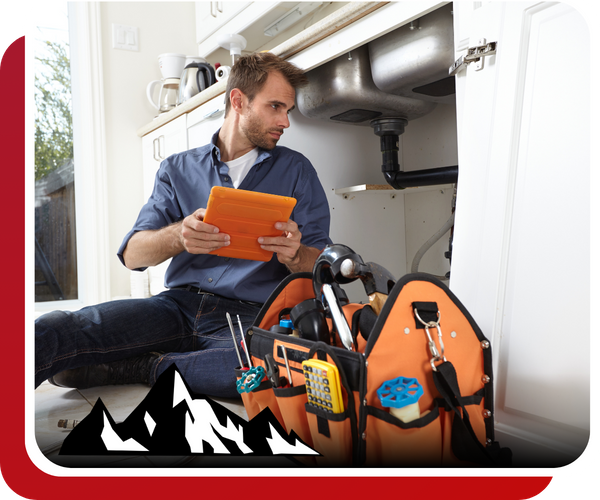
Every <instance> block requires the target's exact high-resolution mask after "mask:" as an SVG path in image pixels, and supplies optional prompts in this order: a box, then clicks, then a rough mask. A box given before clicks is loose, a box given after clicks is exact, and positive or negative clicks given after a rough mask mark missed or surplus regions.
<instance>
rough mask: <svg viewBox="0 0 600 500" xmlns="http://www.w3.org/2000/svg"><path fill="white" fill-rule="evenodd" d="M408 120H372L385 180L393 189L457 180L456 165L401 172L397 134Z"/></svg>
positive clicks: (448, 182)
mask: <svg viewBox="0 0 600 500" xmlns="http://www.w3.org/2000/svg"><path fill="white" fill-rule="evenodd" d="M407 124H408V122H407V121H406V120H404V119H402V118H381V119H379V120H373V121H372V122H371V124H370V125H371V127H373V131H374V132H375V135H377V136H379V138H380V143H381V155H382V158H383V165H382V166H381V171H382V172H383V176H384V177H385V180H386V182H387V183H388V184H389V185H390V186H392V187H393V188H394V189H405V188H409V187H419V186H436V185H438V184H454V183H456V182H457V181H458V166H457V165H454V166H451V167H440V168H431V169H427V170H413V171H411V172H402V171H401V170H400V165H399V163H398V150H399V143H398V141H399V136H400V135H401V134H403V133H404V127H405V126H406V125H407Z"/></svg>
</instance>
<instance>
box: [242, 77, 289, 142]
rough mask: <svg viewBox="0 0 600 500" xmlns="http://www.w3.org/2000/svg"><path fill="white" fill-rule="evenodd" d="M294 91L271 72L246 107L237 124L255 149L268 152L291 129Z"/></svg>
mask: <svg viewBox="0 0 600 500" xmlns="http://www.w3.org/2000/svg"><path fill="white" fill-rule="evenodd" d="M295 97H296V91H295V90H294V88H293V87H292V86H291V85H290V84H289V83H288V82H287V80H286V79H285V78H284V77H283V76H282V75H281V74H280V73H270V74H269V76H268V77H267V81H266V83H265V85H264V86H263V88H262V90H261V91H260V92H259V93H257V94H256V96H255V97H254V100H253V101H252V102H251V103H249V104H248V107H247V108H246V110H245V113H244V115H243V117H242V120H241V121H240V125H241V129H242V132H243V133H244V134H245V136H246V138H247V139H248V140H249V141H250V142H251V143H252V144H254V145H255V146H258V147H260V148H262V149H266V150H271V149H273V148H274V147H275V146H276V145H277V141H278V140H279V138H280V137H281V135H282V134H283V130H284V129H286V128H288V127H289V126H290V121H289V118H288V113H289V112H290V111H291V110H292V109H293V108H294V98H295Z"/></svg>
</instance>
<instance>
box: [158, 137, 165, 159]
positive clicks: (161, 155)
mask: <svg viewBox="0 0 600 500" xmlns="http://www.w3.org/2000/svg"><path fill="white" fill-rule="evenodd" d="M161 139H162V140H163V146H164V144H165V136H164V135H161V136H160V137H158V159H159V160H164V159H165V157H164V156H163V155H164V152H163V154H160V150H161V147H160V140H161Z"/></svg>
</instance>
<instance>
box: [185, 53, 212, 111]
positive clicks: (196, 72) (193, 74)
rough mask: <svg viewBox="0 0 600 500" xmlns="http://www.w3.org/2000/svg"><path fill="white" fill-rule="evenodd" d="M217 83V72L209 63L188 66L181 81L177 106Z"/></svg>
mask: <svg viewBox="0 0 600 500" xmlns="http://www.w3.org/2000/svg"><path fill="white" fill-rule="evenodd" d="M215 82H216V78H215V70H214V69H213V67H212V66H211V65H210V64H207V63H190V64H188V65H187V66H186V67H185V68H184V70H183V72H182V73H181V78H180V79H179V95H178V97H177V104H181V103H182V102H184V101H187V100H188V99H189V98H190V97H193V96H195V95H196V94H199V93H200V92H202V91H203V90H205V89H207V88H208V87H210V86H211V85H213V84H214V83H215Z"/></svg>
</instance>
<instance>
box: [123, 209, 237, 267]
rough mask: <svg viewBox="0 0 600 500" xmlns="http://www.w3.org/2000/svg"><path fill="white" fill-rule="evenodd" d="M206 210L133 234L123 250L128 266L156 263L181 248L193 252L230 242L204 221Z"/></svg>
mask: <svg viewBox="0 0 600 500" xmlns="http://www.w3.org/2000/svg"><path fill="white" fill-rule="evenodd" d="M205 212H206V210H205V209H204V208H199V209H198V210H196V211H195V212H194V213H193V214H191V215H188V216H187V217H186V218H185V219H183V220H182V221H179V222H175V223H174V224H170V225H168V226H166V227H163V228H162V229H157V230H146V231H139V232H137V233H135V234H134V235H133V236H132V237H131V239H130V240H129V242H128V243H127V247H125V251H124V252H123V259H124V261H125V265H126V266H127V267H128V268H129V269H138V268H141V267H149V266H157V265H158V264H160V263H161V262H164V261H165V260H167V259H170V258H171V257H174V256H175V255H177V254H180V253H181V252H183V251H187V252H189V253H193V254H201V253H209V252H210V251H212V250H216V249H217V248H221V247H223V246H227V245H229V235H228V234H223V233H219V229H218V228H217V227H215V226H212V225H210V224H206V223H205V222H203V220H204V214H205Z"/></svg>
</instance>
